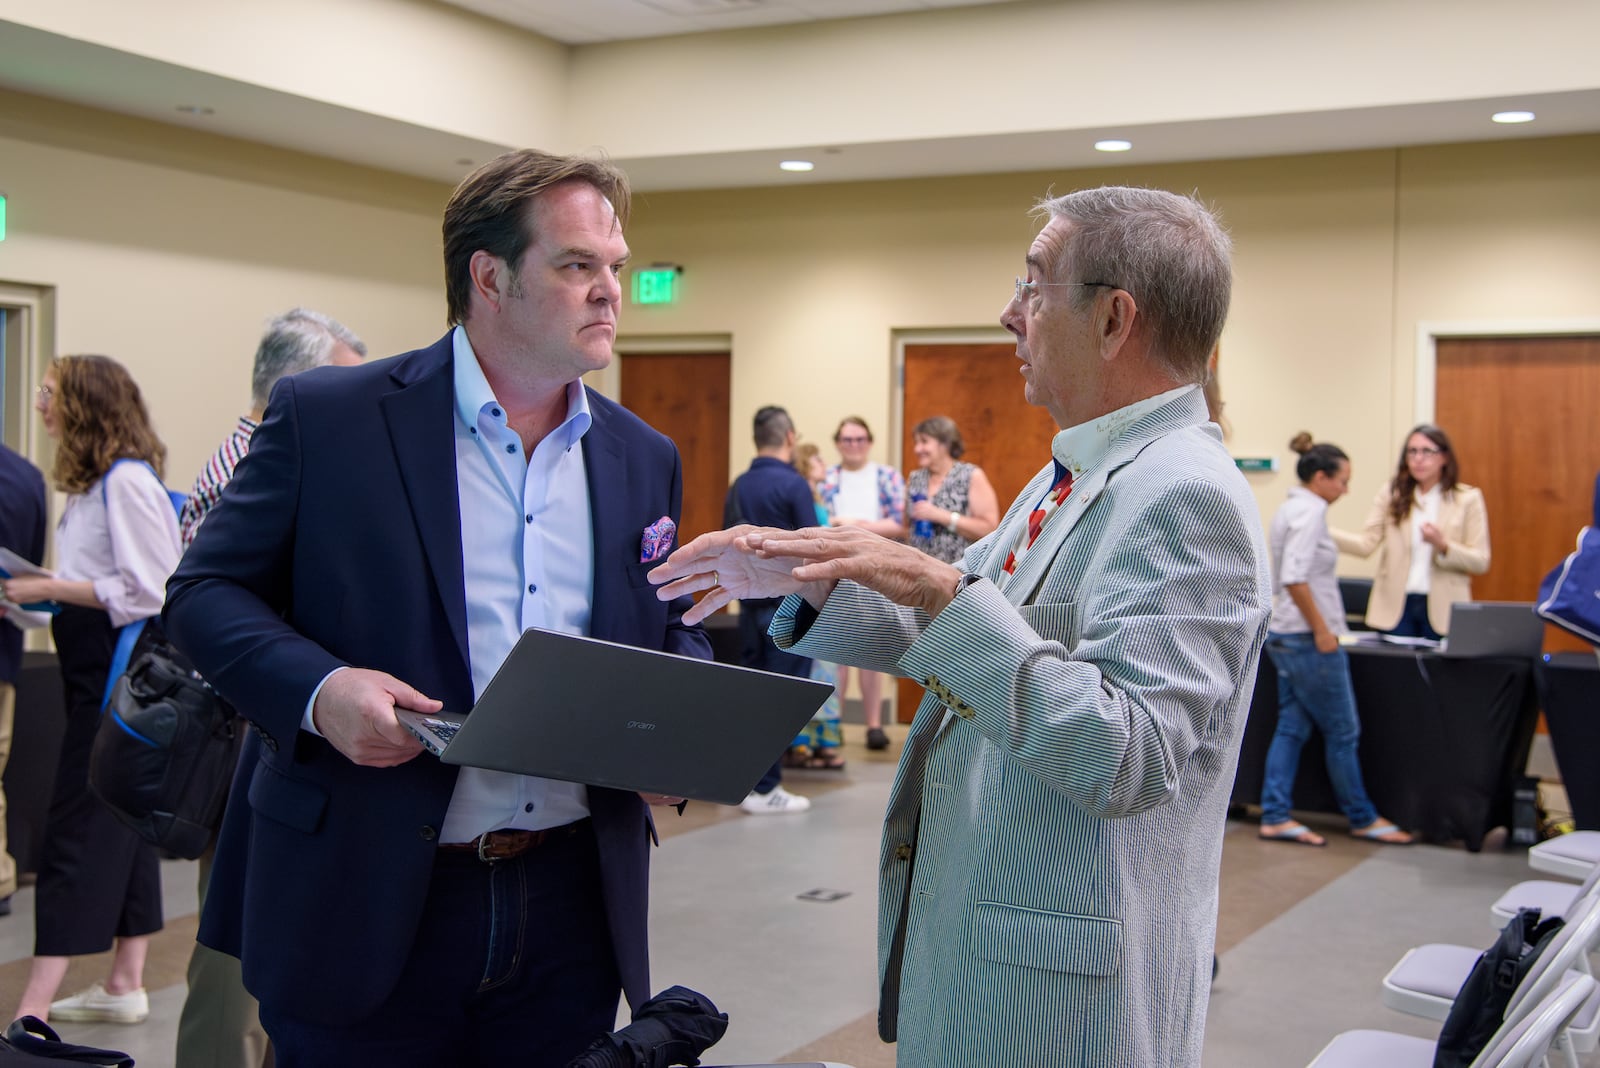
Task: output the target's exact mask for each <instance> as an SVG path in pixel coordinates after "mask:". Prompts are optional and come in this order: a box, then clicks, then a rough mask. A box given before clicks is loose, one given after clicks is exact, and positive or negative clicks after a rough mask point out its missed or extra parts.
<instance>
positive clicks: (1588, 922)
mask: <svg viewBox="0 0 1600 1068" xmlns="http://www.w3.org/2000/svg"><path fill="white" fill-rule="evenodd" d="M1566 921H1567V922H1566V923H1565V924H1564V925H1563V926H1562V928H1561V930H1559V931H1557V932H1556V935H1555V937H1554V938H1552V939H1551V940H1550V944H1549V945H1548V946H1546V947H1545V950H1544V952H1543V953H1541V954H1540V955H1539V959H1538V960H1536V961H1534V963H1533V967H1531V968H1529V969H1528V974H1527V975H1525V976H1524V977H1523V979H1522V982H1520V983H1518V984H1517V989H1516V990H1515V991H1514V992H1513V993H1512V995H1511V1001H1510V1003H1509V1004H1507V1005H1506V1019H1507V1020H1513V1019H1516V1018H1517V1017H1518V1016H1521V1015H1524V1014H1525V1013H1526V1012H1527V1011H1528V1010H1527V1009H1526V1008H1524V1006H1532V1005H1534V1004H1536V1003H1538V1002H1540V1001H1543V1000H1544V999H1545V998H1546V997H1548V996H1549V995H1550V994H1551V993H1552V992H1554V991H1555V990H1556V988H1558V987H1559V986H1561V984H1562V980H1563V978H1564V977H1565V976H1566V974H1567V972H1568V970H1570V969H1572V968H1577V969H1579V970H1580V971H1585V972H1586V971H1588V969H1587V968H1586V967H1584V964H1585V963H1586V962H1585V961H1584V954H1586V953H1588V952H1589V950H1590V949H1592V948H1593V947H1594V945H1595V943H1596V941H1597V940H1600V897H1597V896H1595V895H1593V894H1591V895H1589V896H1588V897H1586V898H1583V899H1582V900H1580V901H1578V902H1575V903H1574V904H1573V906H1572V908H1571V909H1570V910H1569V915H1568V916H1567V917H1566Z"/></svg>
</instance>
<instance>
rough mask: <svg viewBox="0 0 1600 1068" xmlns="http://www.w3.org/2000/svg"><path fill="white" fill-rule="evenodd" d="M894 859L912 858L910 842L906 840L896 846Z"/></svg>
mask: <svg viewBox="0 0 1600 1068" xmlns="http://www.w3.org/2000/svg"><path fill="white" fill-rule="evenodd" d="M894 859H895V860H910V859H911V846H910V845H909V844H907V843H905V842H901V843H900V844H899V845H897V846H895V847H894Z"/></svg>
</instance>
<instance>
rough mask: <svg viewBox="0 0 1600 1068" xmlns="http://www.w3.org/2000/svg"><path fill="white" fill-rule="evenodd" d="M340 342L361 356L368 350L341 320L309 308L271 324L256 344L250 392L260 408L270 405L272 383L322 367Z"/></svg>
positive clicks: (292, 312) (294, 309)
mask: <svg viewBox="0 0 1600 1068" xmlns="http://www.w3.org/2000/svg"><path fill="white" fill-rule="evenodd" d="M340 342H343V343H344V344H346V345H348V346H350V348H352V349H354V350H355V352H356V353H357V354H358V355H360V356H365V355H366V354H367V346H366V343H365V342H363V341H362V340H361V339H360V338H358V337H356V336H355V334H353V333H351V332H350V328H349V327H347V326H345V325H344V324H343V323H341V322H339V320H337V319H334V318H332V317H330V316H327V315H323V314H322V313H321V312H315V311H312V310H311V309H309V308H293V309H291V310H289V311H286V312H284V313H283V314H282V315H280V316H278V317H277V318H276V319H274V320H272V322H271V323H270V324H269V325H268V326H267V332H266V333H265V334H263V335H262V337H261V344H260V345H258V346H256V365H255V370H254V372H252V374H251V376H250V393H251V398H252V400H253V401H254V402H255V406H256V407H257V408H265V407H266V406H267V398H268V397H270V396H271V395H272V387H273V386H275V385H277V384H278V379H280V378H283V377H285V376H287V375H293V374H299V373H300V372H301V371H309V370H310V369H311V368H313V367H321V366H322V365H323V364H326V363H327V362H328V361H329V360H330V359H332V358H333V350H334V347H335V346H336V345H338V344H339V343H340Z"/></svg>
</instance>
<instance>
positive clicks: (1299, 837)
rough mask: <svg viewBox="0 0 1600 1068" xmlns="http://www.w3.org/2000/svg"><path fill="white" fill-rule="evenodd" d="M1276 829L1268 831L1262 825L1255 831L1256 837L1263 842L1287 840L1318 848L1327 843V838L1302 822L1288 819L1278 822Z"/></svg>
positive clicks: (1294, 843)
mask: <svg viewBox="0 0 1600 1068" xmlns="http://www.w3.org/2000/svg"><path fill="white" fill-rule="evenodd" d="M1277 827H1278V829H1277V830H1275V831H1268V830H1267V829H1266V828H1265V827H1263V828H1262V829H1261V830H1260V831H1257V832H1256V837H1257V838H1260V839H1261V840H1262V841H1263V842H1289V843H1292V844H1293V845H1302V846H1314V847H1316V848H1318V849H1320V848H1322V847H1323V846H1325V845H1327V844H1328V840H1327V839H1326V838H1324V837H1322V835H1320V834H1318V833H1317V832H1316V831H1313V830H1312V829H1311V828H1310V827H1307V826H1306V825H1305V824H1303V823H1296V822H1295V821H1293V820H1290V821H1289V822H1288V823H1283V824H1278V825H1277Z"/></svg>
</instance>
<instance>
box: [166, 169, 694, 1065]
mask: <svg viewBox="0 0 1600 1068" xmlns="http://www.w3.org/2000/svg"><path fill="white" fill-rule="evenodd" d="M627 210H628V187H627V181H626V179H625V178H624V176H623V175H622V174H621V172H619V171H617V170H615V169H614V168H612V167H611V166H609V165H608V164H604V163H600V162H596V161H593V160H584V159H575V158H564V157H556V156H550V155H546V154H543V153H539V152H533V151H522V152H514V153H508V154H507V155H504V156H501V157H499V158H498V159H496V160H493V161H491V162H490V163H488V164H485V165H484V166H483V167H481V168H479V169H478V170H477V171H476V172H474V173H473V174H472V175H470V176H468V177H467V178H466V179H465V180H464V181H463V182H462V183H461V185H460V186H459V187H458V188H457V189H456V191H455V193H454V194H453V195H452V197H451V199H450V203H449V205H448V206H447V207H446V209H445V219H444V242H445V270H446V284H447V290H448V296H449V312H450V321H451V323H452V324H454V329H452V330H451V332H450V333H448V334H446V335H445V337H443V338H442V339H440V340H439V341H438V342H436V343H435V344H433V345H431V346H429V347H428V348H425V349H419V350H417V351H414V352H409V353H405V354H403V355H401V356H398V357H395V358H393V359H389V360H382V361H378V362H375V363H370V364H368V365H366V366H364V367H359V368H341V369H339V370H337V371H334V372H332V373H326V372H325V371H324V370H323V369H316V370H312V371H309V372H307V373H305V374H303V375H299V376H295V377H293V378H288V379H285V380H283V381H282V382H281V383H280V384H279V385H278V386H277V387H276V389H275V390H274V391H273V395H272V399H271V402H270V403H269V405H268V407H267V413H266V419H265V421H264V422H263V423H262V425H261V427H260V429H259V430H257V431H256V434H255V437H254V438H253V439H252V442H251V448H250V454H249V455H248V456H247V457H246V458H245V459H244V461H243V462H242V463H241V465H240V466H239V469H238V471H237V473H236V475H235V477H234V479H233V481H232V482H231V483H230V484H229V486H228V488H227V490H226V491H225V492H224V495H223V497H222V500H221V503H220V504H219V505H218V507H217V508H216V509H215V510H214V511H213V512H212V513H211V515H210V517H208V519H207V520H206V523H205V526H204V527H202V528H201V531H200V535H199V537H198V538H197V540H196V541H195V543H194V545H193V546H192V547H191V548H190V550H189V551H188V553H187V554H186V555H185V557H184V559H183V562H182V563H181V565H180V566H179V568H178V570H177V572H176V573H175V574H174V575H173V577H172V581H171V583H170V585H169V587H168V598H167V607H166V610H165V613H164V615H163V620H164V622H165V624H166V627H167V631H168V634H169V635H170V636H171V637H172V640H173V641H174V642H175V643H176V644H177V645H178V646H179V647H180V648H181V649H182V650H183V651H184V652H185V653H187V654H188V655H189V656H190V657H191V658H192V659H193V661H194V663H195V665H196V666H197V668H198V669H199V670H200V671H201V673H202V674H204V675H205V676H206V678H207V679H208V680H210V681H211V683H212V684H213V685H215V686H216V687H217V689H218V690H219V691H220V692H221V693H222V694H224V695H225V696H226V697H227V698H228V699H229V700H230V701H232V702H233V703H234V704H235V706H236V707H237V708H238V709H239V711H240V713H241V714H242V715H244V716H245V717H246V718H248V719H249V720H250V721H251V723H252V725H253V726H254V727H255V728H256V730H255V734H254V735H253V736H252V738H251V739H250V743H249V744H248V745H247V751H246V754H245V759H246V761H247V764H246V765H245V770H244V773H242V774H241V775H239V776H238V777H237V779H236V782H235V788H234V793H233V796H232V798H231V799H230V804H229V806H228V812H227V815H226V817H225V820H224V826H223V829H222V834H221V838H220V841H219V845H218V849H217V857H216V867H215V869H214V871H213V874H212V882H211V890H210V894H209V898H208V901H207V903H206V910H205V915H204V917H203V920H202V924H201V931H200V938H201V940H202V941H204V942H205V943H206V944H208V945H211V946H213V947H215V948H217V949H220V950H223V951H225V952H228V953H232V954H234V955H237V956H239V957H240V959H241V960H242V962H243V967H244V979H245V985H246V986H247V987H248V988H249V989H250V991H251V993H253V994H254V995H255V996H256V997H257V998H258V999H259V1000H260V1002H261V1020H262V1024H263V1025H264V1026H265V1028H266V1030H267V1033H268V1035H269V1036H271V1038H272V1041H273V1046H274V1050H275V1054H276V1057H277V1062H278V1064H280V1065H282V1066H285V1068H294V1066H298V1065H329V1066H332V1065H341V1066H344V1065H352V1064H380V1063H381V1064H384V1065H386V1066H395V1065H417V1066H419V1068H420V1066H423V1065H439V1064H511V1063H515V1064H530V1065H543V1064H550V1065H564V1064H566V1062H567V1060H568V1059H569V1058H571V1057H572V1056H574V1055H575V1054H576V1053H578V1052H579V1051H581V1050H582V1049H583V1048H584V1047H585V1046H586V1045H587V1044H588V1043H589V1042H590V1041H591V1040H592V1039H593V1038H595V1037H597V1036H598V1035H600V1034H602V1033H604V1032H606V1031H608V1030H610V1029H611V1027H612V1025H613V1023H614V1018H615V1013H616V1008H617V994H618V991H619V990H620V991H622V992H624V993H625V994H626V995H627V997H628V1000H629V1002H630V1003H631V1004H632V1005H634V1006H635V1007H637V1006H638V1005H639V1004H640V1003H641V1002H642V1001H644V1000H645V999H646V998H648V996H649V982H650V981H649V965H648V952H647V939H646V889H647V874H648V866H649V845H650V842H651V839H652V836H653V832H654V828H653V824H652V822H651V818H650V815H649V810H648V808H647V807H646V802H647V801H648V802H651V803H665V802H666V801H668V800H670V799H666V798H659V797H649V798H641V797H639V796H638V795H635V794H631V793H624V792H620V791H615V790H606V789H599V788H585V787H582V786H575V785H572V784H567V783H559V782H554V781H551V780H544V779H535V778H530V777H525V776H513V775H505V774H501V773H498V772H490V771H483V770H479V769H462V770H460V771H459V772H458V770H457V769H456V768H454V767H451V766H448V765H444V764H442V763H440V762H439V761H438V760H436V759H435V758H433V757H432V756H429V755H423V754H422V753H421V748H420V746H419V745H418V743H417V742H416V741H415V740H414V739H413V738H412V737H411V735H410V734H409V733H408V732H407V731H406V729H405V728H404V727H403V726H402V725H401V724H400V723H399V722H398V720H397V719H396V716H395V709H397V708H406V709H412V710H416V711H420V712H431V711H436V710H439V709H440V708H444V709H447V710H449V711H452V712H464V711H466V710H468V709H470V708H471V706H472V704H473V702H474V699H475V697H476V695H477V694H478V693H480V692H481V691H482V690H483V688H484V686H485V685H486V684H487V682H488V680H489V678H490V677H491V676H492V675H493V674H494V671H495V669H496V668H497V667H498V666H499V664H500V661H501V660H502V659H503V658H504V656H505V654H506V653H507V652H508V651H509V649H510V648H511V645H512V644H513V643H514V642H515V640H516V637H517V636H518V635H519V634H520V633H521V631H522V629H523V628H525V627H527V626H543V627H550V628H553V629H560V630H566V631H570V632H574V633H586V634H590V635H592V636H594V637H597V638H604V639H608V640H611V641H618V642H624V643H627V644H631V645H638V646H643V647H647V648H652V649H665V650H668V651H671V652H677V653H683V654H687V655H692V656H702V657H707V658H709V656H710V646H709V643H708V642H707V641H706V638H705V636H704V634H703V633H702V632H701V631H700V630H699V629H698V628H695V627H689V626H685V625H684V624H683V623H682V622H681V618H680V617H681V616H682V613H683V610H684V609H685V608H686V607H687V606H688V601H687V600H684V601H681V602H678V603H674V604H659V603H658V602H657V601H656V599H655V597H654V592H653V590H652V589H651V587H650V586H649V584H648V582H647V581H646V575H647V573H648V572H649V570H650V568H651V567H652V566H653V565H654V562H655V561H656V560H657V559H659V558H661V557H662V556H664V555H665V552H666V551H668V550H669V549H670V548H671V547H672V544H674V539H673V538H672V537H671V531H672V530H673V529H674V524H675V523H676V521H677V517H678V514H679V506H680V498H681V493H682V487H681V482H682V479H681V465H680V461H679V457H678V452H677V449H676V448H675V447H674V446H673V444H672V442H671V441H669V440H667V439H666V438H665V437H663V436H662V435H660V434H658V433H656V432H655V431H654V430H652V429H650V428H649V427H648V426H646V425H645V424H644V423H643V422H641V421H640V420H639V419H638V418H636V417H635V416H633V415H631V414H630V413H629V412H627V411H626V410H624V409H623V408H621V407H619V406H618V405H616V404H614V403H612V402H611V401H608V400H606V399H605V398H604V397H601V396H599V395H598V394H595V393H592V392H590V391H588V390H586V389H584V388H583V386H582V383H581V382H580V381H579V379H580V376H581V375H582V374H584V373H585V372H586V371H590V370H594V369H598V368H602V367H604V366H606V365H607V363H608V362H609V361H610V359H611V355H612V346H613V342H614V340H615V336H616V317H617V307H618V304H619V302H620V300H621V289H620V283H619V277H618V276H619V273H620V271H621V268H622V266H623V264H624V263H625V262H626V260H627V256H628V248H627V244H626V242H625V241H624V240H623V236H622V226H623V224H624V223H625V222H626V218H627ZM663 535H665V536H663Z"/></svg>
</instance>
